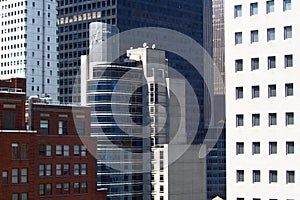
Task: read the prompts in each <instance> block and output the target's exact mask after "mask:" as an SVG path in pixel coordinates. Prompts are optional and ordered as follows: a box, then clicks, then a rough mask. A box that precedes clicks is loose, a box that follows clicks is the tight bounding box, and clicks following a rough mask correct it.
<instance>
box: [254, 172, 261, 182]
mask: <svg viewBox="0 0 300 200" xmlns="http://www.w3.org/2000/svg"><path fill="white" fill-rule="evenodd" d="M255 182H260V170H253V183H255Z"/></svg>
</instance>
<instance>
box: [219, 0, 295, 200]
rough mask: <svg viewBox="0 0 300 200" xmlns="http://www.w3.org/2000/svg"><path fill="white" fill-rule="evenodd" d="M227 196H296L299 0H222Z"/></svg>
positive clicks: (256, 197) (238, 198) (277, 197)
mask: <svg viewBox="0 0 300 200" xmlns="http://www.w3.org/2000/svg"><path fill="white" fill-rule="evenodd" d="M224 3H225V39H226V40H225V41H226V42H225V60H226V61H225V66H226V122H227V124H226V128H227V136H226V156H227V161H226V162H227V167H226V168H227V199H236V200H242V199H298V198H299V194H300V192H299V190H298V189H297V188H298V185H299V182H300V177H299V175H300V172H299V169H298V161H299V148H298V147H299V145H300V143H299V134H298V132H299V131H298V130H299V121H298V119H299V103H298V100H297V99H298V97H299V93H298V85H299V84H300V82H299V78H298V74H297V73H298V72H299V69H298V67H297V63H298V61H299V57H298V53H299V47H298V41H299V27H300V24H299V20H296V19H297V17H298V16H299V14H298V10H299V8H300V2H299V1H291V0H279V1H277V0H276V1H275V0H269V1H263V0H258V1H251V2H248V1H247V2H246V1H242V0H238V1H225V2H224Z"/></svg>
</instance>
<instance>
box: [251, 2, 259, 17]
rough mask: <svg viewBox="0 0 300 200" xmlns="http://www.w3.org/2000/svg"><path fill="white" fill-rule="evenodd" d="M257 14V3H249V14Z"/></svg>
mask: <svg viewBox="0 0 300 200" xmlns="http://www.w3.org/2000/svg"><path fill="white" fill-rule="evenodd" d="M257 14H258V3H251V4H250V15H251V16H252V15H257Z"/></svg>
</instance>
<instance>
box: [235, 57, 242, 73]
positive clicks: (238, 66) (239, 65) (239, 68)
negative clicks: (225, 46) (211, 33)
mask: <svg viewBox="0 0 300 200" xmlns="http://www.w3.org/2000/svg"><path fill="white" fill-rule="evenodd" d="M235 71H236V72H238V71H243V60H242V59H238V60H235Z"/></svg>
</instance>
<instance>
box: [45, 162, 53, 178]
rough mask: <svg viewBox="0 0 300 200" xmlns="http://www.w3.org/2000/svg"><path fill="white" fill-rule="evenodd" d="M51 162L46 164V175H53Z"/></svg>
mask: <svg viewBox="0 0 300 200" xmlns="http://www.w3.org/2000/svg"><path fill="white" fill-rule="evenodd" d="M51 174H52V173H51V164H47V165H46V176H51Z"/></svg>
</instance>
